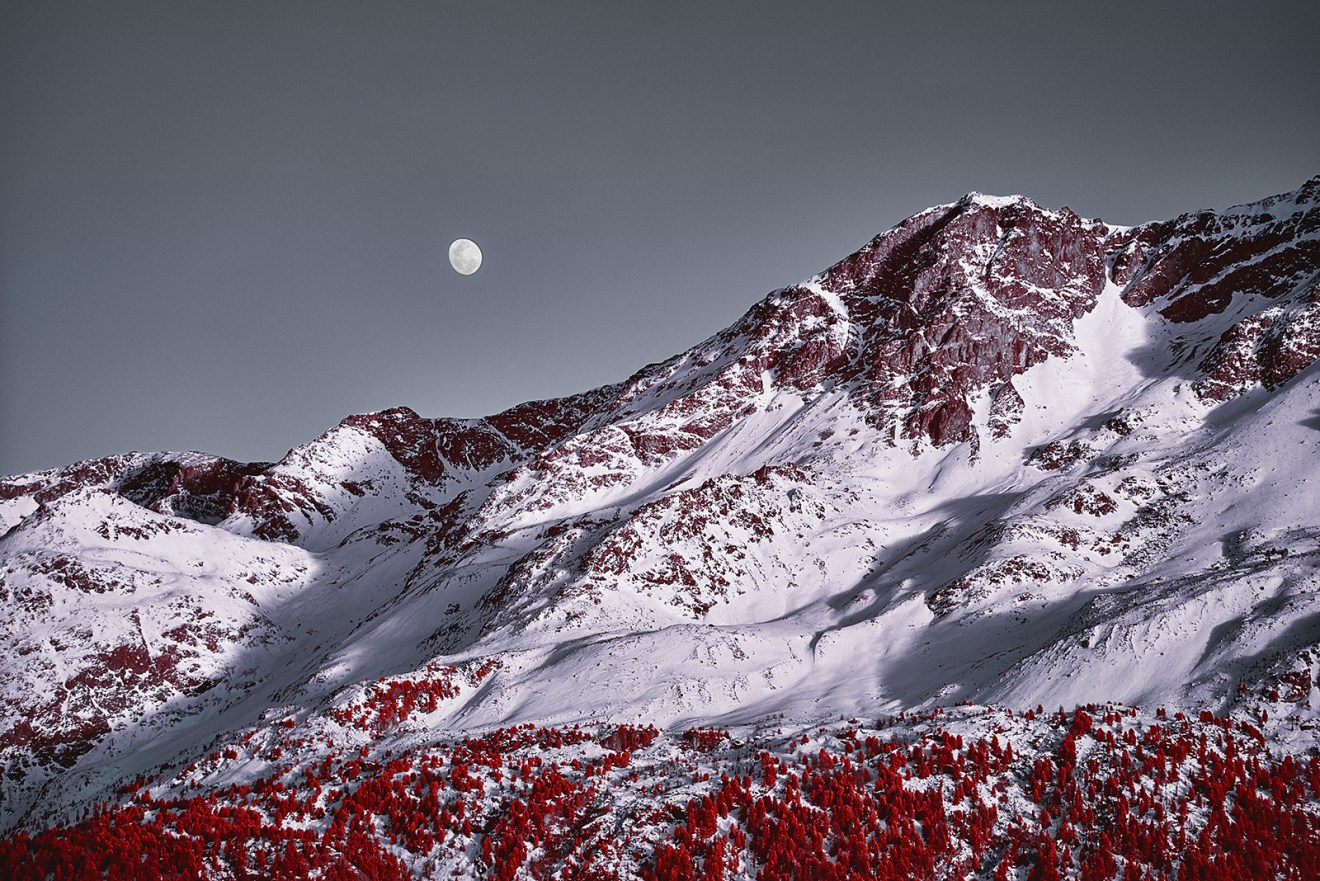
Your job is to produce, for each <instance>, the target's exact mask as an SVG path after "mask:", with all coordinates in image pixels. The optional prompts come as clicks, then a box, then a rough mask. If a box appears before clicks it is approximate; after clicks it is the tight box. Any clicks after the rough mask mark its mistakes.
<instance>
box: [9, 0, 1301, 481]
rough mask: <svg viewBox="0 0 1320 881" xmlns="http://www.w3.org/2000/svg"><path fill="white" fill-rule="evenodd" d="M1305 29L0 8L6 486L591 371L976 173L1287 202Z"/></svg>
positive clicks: (736, 303) (1095, 8)
mask: <svg viewBox="0 0 1320 881" xmlns="http://www.w3.org/2000/svg"><path fill="white" fill-rule="evenodd" d="M1318 33H1320V4H1316V3H1314V2H1313V0H1306V2H1296V3H1282V2H1276V3H1270V2H1257V3H1250V4H1247V3H1241V4H1229V3H1218V2H1213V0H1211V2H1206V0H1202V2H1190V3H1184V2H1160V3H1150V2H1140V3H1130V2H1121V0H1111V2H1106V3H1071V2H1051V3H984V2H980V3H971V2H969V3H955V2H931V3H920V4H902V5H900V4H892V5H891V4H886V3H880V2H868V3H847V4H844V3H829V2H813V3H803V2H800V0H798V2H783V3H781V2H772V0H763V2H757V3H709V2H706V3H686V2H673V3H654V2H644V3H630V2H622V0H614V2H600V3H573V2H563V3H520V4H513V3H499V2H481V3H461V4H460V3H443V2H418V3H391V2H363V3H338V2H332V0H318V2H309V3H300V2H280V3H268V2H253V3H248V2H238V0H229V2H226V3H218V4H200V3H199V4H192V3H154V4H152V3H134V2H117V3H113V4H94V3H77V4H71V3H63V2H51V0H43V2H27V0H17V2H16V0H9V2H6V3H5V4H3V8H2V9H0V474H13V473H18V472H24V471H30V470H35V469H39V468H47V467H53V466H58V465H63V464H67V463H70V462H73V461H75V460H78V459H83V458H89V457H94V456H102V455H108V454H112V453H119V452H125V451H129V450H186V449H195V450H203V451H207V452H211V453H215V454H219V455H223V456H228V457H231V458H235V459H241V460H248V461H270V460H276V459H278V458H280V457H281V456H283V455H284V453H285V452H286V451H287V450H288V449H289V448H291V447H293V446H295V445H298V444H301V443H304V442H306V441H309V440H311V439H312V438H314V437H316V436H317V435H319V434H320V433H321V432H323V431H324V430H326V429H327V428H329V427H331V426H333V425H334V424H336V423H337V422H338V421H339V420H340V419H342V418H343V417H344V416H347V415H349V414H351V413H360V412H367V411H371V410H378V409H383V408H385V407H390V406H396V405H407V406H410V407H412V408H413V409H415V410H417V411H418V412H420V413H422V414H423V415H426V416H462V417H475V416H481V415H486V414H490V413H494V412H497V411H499V410H501V409H503V408H505V407H508V406H512V405H513V404H516V403H519V402H522V401H525V400H532V399H538V398H547V397H553V396H558V395H563V394H570V393H573V392H577V391H582V390H585V389H588V388H592V387H595V386H598V385H602V384H605V383H609V382H614V381H618V380H621V379H623V378H625V377H627V376H628V375H630V374H631V373H633V372H634V371H635V370H636V369H637V368H639V367H641V366H642V365H644V364H646V363H648V362H653V361H659V360H662V359H664V358H666V357H668V356H669V355H671V354H674V353H675V352H678V351H681V350H683V349H685V348H687V347H688V346H690V345H692V344H694V343H696V342H699V341H700V340H702V339H704V338H706V337H708V336H710V335H711V334H714V333H716V332H717V331H718V330H720V329H721V328H722V327H724V326H726V325H728V324H730V323H732V322H733V321H734V320H736V319H737V318H738V316H739V315H741V314H742V313H743V312H744V311H745V310H746V309H747V308H749V307H750V306H751V305H752V304H753V303H754V302H756V301H757V300H758V299H760V298H761V297H762V296H764V295H765V294H766V293H767V292H769V291H771V290H773V289H775V288H778V287H782V286H784V285H788V284H792V283H794V282H797V281H799V280H801V279H803V278H805V277H807V276H810V275H812V274H813V273H815V272H817V271H819V270H821V269H823V268H825V267H826V266H828V265H830V264H831V263H833V262H835V261H836V260H838V259H840V258H842V257H844V256H846V255H847V254H848V253H850V252H851V251H853V250H855V249H856V248H857V247H858V246H860V245H861V244H863V243H864V242H866V241H867V240H868V239H870V238H871V237H872V236H874V235H876V234H877V233H879V232H882V231H884V230H885V229H887V228H889V227H890V226H892V225H894V224H895V223H897V222H899V221H901V220H902V219H903V218H905V217H907V216H909V215H911V214H914V213H916V212H917V211H920V210H922V209H924V208H926V207H928V206H930V205H934V204H942V203H947V202H952V201H955V200H956V199H958V198H959V197H960V196H961V195H962V194H963V193H966V192H968V191H971V190H977V191H980V192H986V193H993V194H1000V195H1007V194H1015V193H1023V194H1026V195H1029V196H1031V197H1032V198H1034V199H1036V200H1037V201H1038V202H1040V203H1041V204H1043V205H1046V206H1049V207H1059V206H1062V205H1068V206H1070V207H1072V208H1073V209H1074V210H1076V211H1077V212H1078V213H1080V214H1082V215H1084V216H1088V217H1102V218H1104V219H1105V220H1106V221H1108V222H1110V223H1119V224H1135V223H1140V222H1143V221H1146V220H1154V219H1167V218H1171V217H1174V216H1176V215H1177V214H1179V213H1181V212H1183V211H1188V210H1193V209H1197V208H1202V207H1227V206H1229V205H1232V204H1237V203H1241V202H1245V201H1251V200H1254V199H1257V198H1260V197H1264V196H1266V195H1270V194H1273V193H1276V192H1282V191H1287V190H1291V189H1295V188H1296V187H1298V186H1300V185H1301V184H1302V183H1303V182H1304V181H1305V180H1306V179H1307V178H1309V177H1311V176H1313V175H1315V174H1318V173H1320V52H1316V51H1315V35H1316V34H1318ZM459 237H467V238H470V239H473V240H474V241H476V242H477V243H478V245H479V246H480V247H481V249H482V251H483V253H484V255H485V262H484V263H483V265H482V268H481V269H480V271H479V272H477V273H476V274H475V275H472V276H468V277H464V276H461V275H459V274H457V273H455V272H454V271H453V270H452V269H450V268H449V266H448V263H447V259H446V252H447V249H448V246H449V243H450V242H451V241H452V240H453V239H455V238H459Z"/></svg>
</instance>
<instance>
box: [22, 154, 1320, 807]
mask: <svg viewBox="0 0 1320 881" xmlns="http://www.w3.org/2000/svg"><path fill="white" fill-rule="evenodd" d="M1318 203H1320V177H1317V178H1313V179H1312V180H1310V181H1308V182H1307V183H1306V184H1305V185H1304V186H1303V187H1302V188H1300V189H1299V190H1297V191H1294V192H1293V193H1290V194H1284V195H1281V196H1276V197H1271V198H1268V199H1265V200H1261V201H1258V202H1255V203H1249V204H1247V205H1243V206H1235V207H1234V208H1230V209H1226V210H1225V211H1221V212H1209V211H1200V212H1191V213H1188V214H1184V215H1181V216H1180V217H1178V218H1175V219H1174V220H1170V221H1163V222H1159V223H1151V224H1142V225H1139V226H1134V227H1115V226H1110V225H1107V224H1104V223H1102V222H1101V221H1098V220H1086V219H1084V218H1081V217H1080V216H1078V215H1077V214H1075V213H1074V212H1072V211H1071V210H1069V209H1060V210H1058V211H1051V210H1049V209H1045V208H1042V207H1041V206H1039V205H1037V204H1036V203H1034V202H1032V201H1031V200H1029V199H1026V198H1024V197H986V196H982V195H980V194H974V193H973V194H968V195H967V196H965V197H964V198H963V199H961V200H959V201H957V202H954V203H950V204H949V205H944V206H936V207H935V208H931V209H927V210H926V211H924V212H921V213H919V214H917V215H914V216H913V217H911V218H908V219H907V220H905V221H903V222H901V223H900V224H898V225H896V226H895V227H893V228H892V229H890V230H889V231H887V232H885V233H882V234H880V235H879V236H876V237H875V238H874V239H872V240H871V241H869V242H868V243H866V244H865V245H863V247H862V248H860V249H859V250H857V251H856V252H854V253H853V254H851V255H849V256H848V257H845V258H844V259H843V260H840V261H839V262H837V263H836V264H834V265H833V266H831V267H829V268H827V269H826V270H824V271H822V272H821V273H819V274H818V275H816V276H813V277H812V278H809V279H807V280H805V281H803V282H802V283H800V284H798V285H791V286H789V287H786V288H782V289H780V290H778V291H775V292H772V293H771V294H769V295H768V296H767V297H765V298H764V299H763V300H761V301H760V302H758V303H757V304H755V305H754V306H753V307H752V308H751V309H750V310H749V311H748V312H747V313H746V314H745V315H744V316H743V317H742V318H741V319H740V320H739V321H737V322H735V323H734V324H733V325H731V326H730V327H729V328H726V329H725V330H723V331H721V332H719V333H717V334H715V335H714V336H712V337H710V338H709V339H707V340H705V341H703V342H702V343H699V344H697V345H696V346H694V347H692V348H690V349H688V350H687V351H685V352H683V353H680V354H678V355H675V356H674V357H673V358H670V359H667V360H666V361H662V362H659V363H656V364H651V365H647V366H646V367H643V368H642V369H640V370H639V371H637V372H636V373H635V374H634V375H633V376H631V377H629V378H628V379H626V380H624V381H622V382H620V383H616V384H613V385H607V386H603V387H601V388H598V389H595V390H591V391H588V392H583V393H581V394H578V395H570V396H566V397H563V398H557V399H552V400H547V401H536V402H529V403H526V404H522V405H518V406H517V407H513V408H509V409H507V410H505V411H503V412H501V413H498V414H494V415H492V416H489V417H484V418H481V419H470V420H456V419H427V418H424V417H422V416H420V415H418V414H417V413H415V412H414V411H412V410H410V409H408V408H404V407H400V408H394V409H390V410H385V411H380V412H378V413H374V414H362V415H356V416H349V417H347V418H345V419H344V420H343V421H341V422H340V423H339V424H338V425H337V426H335V427H334V428H331V429H330V430H329V431H327V432H326V433H325V434H323V435H321V436H320V437H319V438H316V439H314V440H313V441H311V442H309V443H307V444H304V445H302V446H300V447H296V448H294V449H293V450H291V451H290V452H289V454H288V455H286V456H285V457H284V458H283V459H281V460H280V461H279V462H277V463H239V462H233V461H231V460H227V459H223V458H220V457H212V456H207V455H205V454H200V453H182V454H173V453H155V454H143V453H130V454H125V455H121V456H111V457H106V458H103V459H97V460H88V461H86V462H82V463H77V464H75V465H73V466H69V467H67V468H64V469H50V470H48V471H44V472H36V473H33V474H30V475H19V476H15V477H9V478H5V479H3V480H0V530H4V535H3V538H0V553H2V554H3V567H4V568H3V571H0V579H2V581H0V587H2V588H3V594H2V595H0V599H2V600H3V602H4V609H5V612H6V615H5V620H4V622H3V630H2V631H0V639H3V642H4V644H5V646H6V652H7V654H8V656H9V657H11V658H14V659H16V662H15V669H14V675H13V678H12V679H11V681H10V682H9V683H8V684H7V685H6V686H5V689H4V691H3V693H2V694H0V707H3V709H4V711H5V715H6V717H7V719H8V720H10V721H7V722H6V723H3V725H4V726H7V727H0V754H4V755H5V756H6V759H5V762H6V764H7V766H8V767H9V768H10V769H11V773H7V774H6V776H5V779H4V781H3V783H0V799H2V801H0V809H2V811H3V816H4V818H5V823H6V824H10V825H11V824H14V823H19V822H23V823H30V822H33V821H34V820H36V819H38V818H40V817H50V816H61V815H63V814H65V813H67V812H69V811H73V810H74V809H76V808H77V807H78V806H80V805H86V804H88V803H89V801H90V800H91V799H94V798H96V797H99V795H98V794H104V792H105V791H106V790H107V788H108V787H110V786H112V785H114V784H115V782H116V781H120V780H122V779H124V778H125V777H131V776H132V775H134V774H136V773H139V772H141V771H142V770H144V769H146V768H149V767H155V766H159V765H169V764H170V763H172V762H180V761H185V760H187V757H188V756H190V755H197V754H200V752H204V751H205V749H206V747H207V744H209V743H210V742H211V741H212V740H214V739H215V738H217V737H220V736H222V733H223V732H226V731H234V730H241V729H243V728H244V727H246V726H252V725H257V724H260V721H261V720H262V719H263V718H264V717H265V716H267V715H269V714H271V713H276V712H277V711H278V712H285V711H292V712H295V713H296V714H297V715H298V718H299V719H303V720H315V721H316V724H317V725H323V726H335V725H340V726H341V727H344V726H343V723H341V722H339V721H336V719H337V718H338V717H337V716H336V713H339V714H341V715H342V714H343V713H344V712H349V711H348V710H346V709H345V708H346V707H349V706H351V705H353V703H354V701H356V700H359V698H360V697H361V696H362V695H363V694H364V693H366V692H369V691H370V690H371V688H370V686H369V685H368V684H367V683H370V682H373V681H375V680H378V679H381V678H382V677H383V678H384V679H385V680H387V681H393V680H392V678H391V677H400V676H409V675H413V674H418V673H419V671H423V673H422V675H423V678H426V677H427V676H435V675H438V674H435V673H434V671H435V670H438V669H441V668H446V667H448V666H453V667H454V668H455V669H456V670H463V671H482V672H481V675H480V676H477V675H476V673H475V672H472V674H471V676H470V677H469V679H464V680H463V681H462V682H460V683H458V684H454V685H453V686H452V688H447V689H440V691H441V692H443V693H444V694H445V695H446V696H445V697H444V698H443V699H442V700H440V703H439V705H438V707H439V708H438V709H436V710H434V711H431V712H429V713H426V714H422V715H421V716H419V717H418V718H416V719H411V720H410V719H408V718H404V719H400V720H396V721H395V722H394V723H392V725H393V727H392V728H391V730H393V731H396V733H397V732H400V731H401V732H405V733H406V732H412V733H413V734H417V733H418V732H421V731H437V732H462V731H475V730H482V729H485V728H488V727H491V726H495V725H507V724H520V723H525V722H530V721H536V722H540V723H554V724H568V723H575V722H581V721H583V720H610V721H613V722H623V721H627V722H633V721H636V722H639V723H650V722H656V723H659V724H666V725H671V724H672V725H678V726H681V725H684V724H693V723H698V722H699V723H702V724H707V723H709V724H750V723H751V722H753V721H754V720H756V719H759V718H764V717H766V716H767V715H769V714H774V713H784V714H786V715H787V716H789V717H790V718H795V719H799V720H802V721H807V720H810V719H812V718H817V717H819V718H825V717H832V716H834V715H837V714H839V713H843V714H845V715H847V714H854V713H863V712H866V713H875V712H886V713H888V712H899V711H907V710H912V709H914V708H921V707H928V706H935V705H940V704H947V703H952V702H954V701H958V700H971V701H974V702H977V703H994V704H996V705H1004V706H1010V707H1013V706H1017V707H1023V706H1034V705H1035V704H1037V703H1045V704H1047V705H1051V706H1053V705H1058V704H1073V705H1076V704H1083V703H1088V702H1097V701H1107V700H1116V701H1122V702H1127V703H1141V704H1149V703H1152V702H1155V703H1165V704H1168V705H1170V706H1179V707H1183V708H1186V709H1188V710H1199V709H1201V708H1206V709H1213V710H1214V711H1216V712H1225V711H1226V710H1228V709H1232V708H1234V707H1242V708H1247V707H1250V708H1252V710H1253V712H1257V711H1259V710H1261V709H1265V708H1273V712H1272V715H1274V716H1276V717H1277V716H1279V715H1280V711H1281V710H1282V713H1283V715H1284V716H1287V715H1298V716H1301V717H1305V718H1306V719H1308V720H1313V719H1314V717H1315V710H1314V707H1315V706H1317V704H1316V700H1317V693H1316V689H1315V682H1316V681H1317V679H1316V675H1317V672H1318V671H1320V633H1316V632H1314V630H1315V627H1314V623H1313V622H1314V621H1315V620H1317V618H1316V616H1317V615H1320V599H1318V596H1320V592H1318V591H1317V588H1318V587H1320V581H1318V580H1317V572H1316V565H1317V562H1318V557H1317V551H1316V550H1315V548H1316V547H1317V544H1316V540H1317V538H1320V510H1317V505H1316V503H1315V502H1314V501H1312V498H1311V497H1312V496H1313V495H1316V494H1314V493H1313V492H1311V491H1308V489H1307V485H1308V484H1310V483H1311V482H1312V481H1314V479H1315V477H1316V472H1315V466H1314V465H1313V464H1312V463H1313V461H1314V459H1313V458H1308V457H1307V456H1306V455H1305V451H1306V450H1313V449H1314V444H1315V441H1314V439H1313V437H1314V430H1315V428H1314V426H1313V425H1311V424H1309V423H1308V422H1307V418H1308V417H1306V416H1303V418H1301V419H1292V420H1291V421H1290V417H1291V416H1292V415H1294V414H1297V413H1308V414H1310V416H1309V418H1310V420H1311V421H1312V422H1313V421H1314V414H1315V413H1320V374H1317V371H1316V369H1315V368H1314V364H1315V362H1316V361H1317V360H1320V205H1318ZM1308 408H1310V409H1308ZM1298 450H1300V451H1302V452H1297V451H1298ZM1281 463H1287V465H1288V467H1289V469H1290V473H1289V474H1288V475H1287V476H1286V479H1285V477H1284V476H1282V475H1280V474H1279V472H1278V468H1279V466H1280V464H1281ZM1160 658H1163V659H1164V660H1162V661H1161V660H1159V659H1160ZM424 671H432V672H431V673H424ZM446 675H448V674H446ZM463 675H464V676H468V674H467V673H464V674H463ZM446 681H448V680H446ZM1302 681H1305V683H1306V687H1305V688H1304V689H1303V687H1302V685H1301V684H1300V683H1301V682H1302ZM1279 682H1291V683H1293V685H1292V686H1291V690H1288V688H1289V687H1287V686H1285V689H1284V691H1283V692H1282V695H1283V697H1286V698H1291V697H1294V696H1296V697H1297V699H1296V700H1283V699H1282V698H1280V699H1270V698H1269V697H1268V695H1269V693H1270V692H1271V690H1273V691H1275V692H1276V693H1277V692H1278V691H1279V689H1278V688H1277V687H1276V686H1277V685H1278V683H1279ZM437 687H438V686H437ZM1294 692H1299V694H1297V695H1295V694H1294ZM1308 702H1309V705H1308ZM1285 705H1286V706H1285ZM290 708H292V710H290ZM345 718H354V717H353V716H352V714H351V713H349V716H347V717H345ZM300 724H301V723H300ZM1308 724H1309V723H1308ZM347 728H348V729H349V730H350V731H355V730H356V729H354V726H353V725H351V724H348V725H347ZM360 733H362V732H360V731H358V732H357V733H353V734H351V736H353V737H356V736H358V734H360ZM39 800H40V801H41V803H42V805H41V806H40V807H38V801H39ZM33 811H36V813H33Z"/></svg>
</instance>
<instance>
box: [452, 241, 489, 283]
mask: <svg viewBox="0 0 1320 881" xmlns="http://www.w3.org/2000/svg"><path fill="white" fill-rule="evenodd" d="M449 265H450V266H452V267H454V271H455V272H457V273H458V274H460V275H471V274H472V273H474V272H476V271H477V270H478V269H480V268H481V249H480V248H478V247H477V243H476V242H474V241H472V240H471V239H454V243H453V244H452V245H450V246H449Z"/></svg>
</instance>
